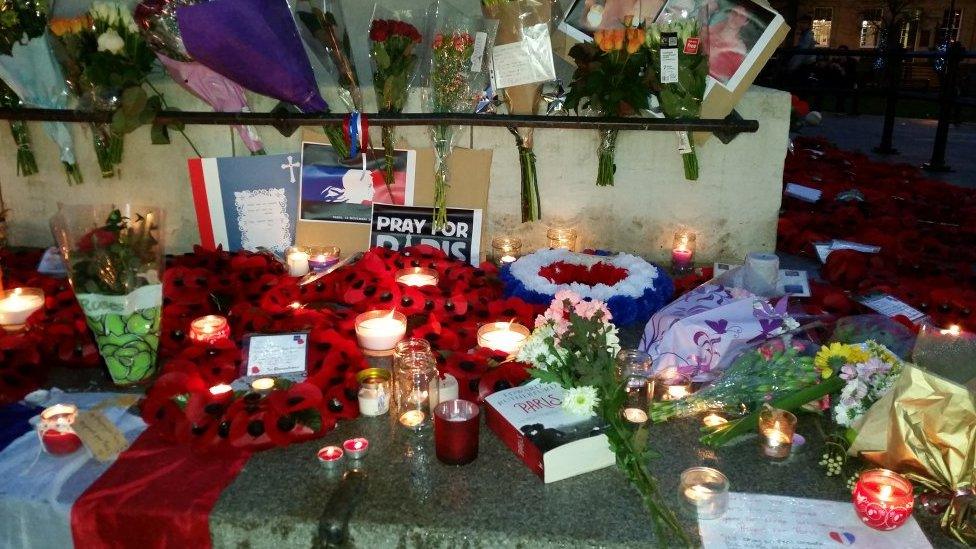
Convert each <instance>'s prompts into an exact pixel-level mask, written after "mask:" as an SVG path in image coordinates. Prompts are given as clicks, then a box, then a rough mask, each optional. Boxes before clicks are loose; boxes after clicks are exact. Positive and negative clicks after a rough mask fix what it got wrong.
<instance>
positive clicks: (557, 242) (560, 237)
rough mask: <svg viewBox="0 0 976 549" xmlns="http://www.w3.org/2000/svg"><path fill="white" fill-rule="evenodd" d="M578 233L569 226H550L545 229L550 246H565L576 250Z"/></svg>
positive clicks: (570, 249)
mask: <svg viewBox="0 0 976 549" xmlns="http://www.w3.org/2000/svg"><path fill="white" fill-rule="evenodd" d="M578 237H579V234H578V233H577V232H576V229H574V228H571V227H552V228H550V229H549V230H548V231H546V239H547V240H548V241H549V247H550V248H565V249H567V250H569V251H571V252H573V251H576V240H577V238H578Z"/></svg>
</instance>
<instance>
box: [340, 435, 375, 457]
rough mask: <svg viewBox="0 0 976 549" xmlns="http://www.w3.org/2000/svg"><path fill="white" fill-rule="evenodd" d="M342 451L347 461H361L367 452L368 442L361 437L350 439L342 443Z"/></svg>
mask: <svg viewBox="0 0 976 549" xmlns="http://www.w3.org/2000/svg"><path fill="white" fill-rule="evenodd" d="M342 450H343V452H345V454H346V455H348V456H349V459H363V458H364V457H366V452H367V451H368V450H369V441H368V440H366V439H365V438H363V437H359V438H351V439H349V440H347V441H345V442H343V443H342Z"/></svg>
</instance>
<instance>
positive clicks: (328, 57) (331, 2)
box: [295, 0, 364, 158]
mask: <svg viewBox="0 0 976 549" xmlns="http://www.w3.org/2000/svg"><path fill="white" fill-rule="evenodd" d="M295 16H296V17H297V18H298V22H299V24H298V27H299V32H300V33H301V35H302V37H303V38H304V39H305V43H306V44H308V46H309V49H310V50H311V51H312V54H313V55H315V57H316V58H318V60H319V62H320V63H321V64H322V66H323V67H324V68H325V69H326V70H327V71H329V73H330V74H331V76H332V78H333V79H335V81H336V82H337V83H338V87H337V91H338V94H339V99H340V100H341V101H342V103H343V104H344V105H345V107H346V110H348V111H357V112H364V108H363V92H362V90H361V89H360V86H359V76H358V73H357V71H356V63H355V58H354V57H353V53H352V46H351V43H350V40H349V30H348V28H347V26H346V18H345V16H344V15H343V13H342V2H340V1H339V0H302V1H301V2H299V3H298V9H297V12H296V14H295ZM325 132H326V136H327V137H328V138H329V143H330V144H331V145H332V147H333V148H334V149H335V150H336V153H337V154H338V155H339V158H346V157H348V156H349V148H348V146H347V145H346V136H345V133H344V132H343V128H342V126H341V125H339V124H330V125H328V126H326V127H325Z"/></svg>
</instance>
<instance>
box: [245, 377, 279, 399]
mask: <svg viewBox="0 0 976 549" xmlns="http://www.w3.org/2000/svg"><path fill="white" fill-rule="evenodd" d="M274 387H275V380H274V378H273V377H259V378H257V379H255V380H254V381H252V382H251V390H252V391H254V392H255V393H258V394H259V395H266V394H268V393H270V392H271V391H273V390H274Z"/></svg>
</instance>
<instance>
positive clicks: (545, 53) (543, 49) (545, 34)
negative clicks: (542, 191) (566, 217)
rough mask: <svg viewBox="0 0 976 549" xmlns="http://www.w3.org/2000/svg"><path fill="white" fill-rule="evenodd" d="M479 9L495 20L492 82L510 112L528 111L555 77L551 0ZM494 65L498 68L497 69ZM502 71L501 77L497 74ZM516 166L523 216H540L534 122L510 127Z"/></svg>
mask: <svg viewBox="0 0 976 549" xmlns="http://www.w3.org/2000/svg"><path fill="white" fill-rule="evenodd" d="M481 11H482V13H483V14H484V15H485V17H488V18H489V19H494V20H497V21H498V35H497V37H496V38H495V47H494V48H493V50H492V56H493V59H494V56H495V55H497V56H498V61H499V67H502V65H501V64H502V63H504V69H506V72H505V73H502V72H496V81H495V83H494V84H495V87H497V88H498V89H497V91H498V92H499V93H500V94H501V96H502V98H503V99H504V101H505V105H506V106H507V108H508V112H509V114H520V115H533V114H536V112H537V111H538V109H539V103H540V102H541V101H542V86H543V84H544V83H545V82H547V81H552V80H555V79H556V70H555V65H554V61H553V53H552V39H551V36H552V31H553V29H554V28H555V26H556V25H558V24H559V20H560V11H559V5H558V3H557V2H556V1H555V0H481ZM496 70H498V69H496ZM503 76H504V78H502V77H503ZM511 131H512V133H513V134H514V135H515V145H516V146H517V147H518V154H519V168H520V171H521V196H522V222H523V223H524V222H528V221H538V220H540V219H541V218H542V205H541V199H540V197H539V182H538V176H537V172H536V162H535V152H534V151H533V149H532V145H533V133H534V132H533V128H512V129H511Z"/></svg>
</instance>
